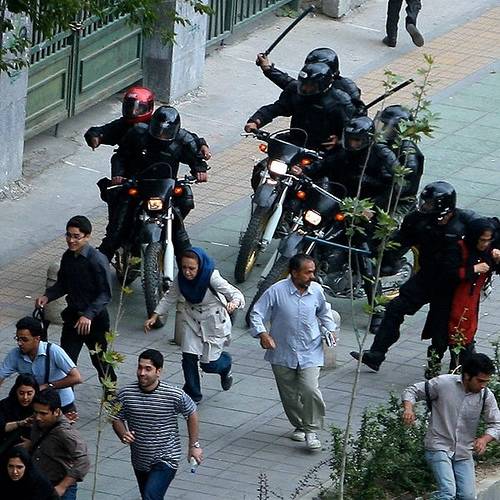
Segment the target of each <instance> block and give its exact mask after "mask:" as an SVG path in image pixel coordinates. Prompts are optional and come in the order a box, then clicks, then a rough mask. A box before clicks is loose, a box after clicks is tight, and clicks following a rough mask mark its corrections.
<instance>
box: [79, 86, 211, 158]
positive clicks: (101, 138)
mask: <svg viewBox="0 0 500 500" xmlns="http://www.w3.org/2000/svg"><path fill="white" fill-rule="evenodd" d="M154 104H155V95H154V92H153V91H152V90H150V89H148V88H147V87H141V86H140V85H134V86H133V87H130V88H129V89H128V90H127V91H126V92H125V94H124V95H123V99H122V116H121V117H120V118H118V119H116V120H113V121H111V122H109V123H106V124H105V125H101V126H98V127H90V128H89V129H88V130H87V131H86V132H85V134H84V136H83V137H84V138H85V142H86V143H87V145H88V146H89V147H91V148H92V149H96V148H98V147H99V146H100V145H101V144H106V145H108V146H116V145H117V144H119V143H120V141H121V140H122V139H123V138H124V137H125V134H126V133H127V132H128V131H129V130H130V129H131V128H132V127H133V126H134V125H136V124H138V123H146V124H147V123H149V121H150V120H151V117H152V116H153V109H154ZM192 135H193V137H194V138H195V140H196V141H197V143H198V147H199V149H200V152H201V154H202V155H203V157H204V159H205V160H209V159H210V158H211V153H210V148H209V147H208V144H207V142H206V141H205V139H204V138H203V137H198V136H197V135H196V134H192Z"/></svg>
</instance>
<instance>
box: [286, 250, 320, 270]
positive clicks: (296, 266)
mask: <svg viewBox="0 0 500 500" xmlns="http://www.w3.org/2000/svg"><path fill="white" fill-rule="evenodd" d="M305 262H314V265H316V261H315V260H314V258H313V257H311V256H310V255H307V254H305V253H298V254H297V255H294V256H293V257H292V258H291V259H290V260H289V261H288V272H290V273H291V272H292V271H300V269H301V268H302V265H303V264H304V263H305Z"/></svg>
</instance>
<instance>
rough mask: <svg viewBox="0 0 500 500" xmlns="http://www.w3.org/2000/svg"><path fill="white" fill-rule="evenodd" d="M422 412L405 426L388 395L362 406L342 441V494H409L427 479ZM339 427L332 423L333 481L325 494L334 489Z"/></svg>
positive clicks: (372, 499)
mask: <svg viewBox="0 0 500 500" xmlns="http://www.w3.org/2000/svg"><path fill="white" fill-rule="evenodd" d="M426 429H427V415H426V414H425V413H424V412H423V411H420V412H418V413H417V422H416V423H415V425H413V426H411V427H408V426H406V425H404V424H403V421H402V419H401V400H400V398H399V397H397V396H396V395H394V394H393V395H391V397H390V400H389V402H388V403H386V404H384V405H380V406H378V407H376V408H373V409H372V408H367V409H365V411H364V412H363V416H362V422H361V427H360V429H359V431H358V434H357V436H356V437H355V438H354V437H351V438H350V440H349V443H348V455H347V463H346V476H345V490H344V498H345V499H352V500H382V499H385V498H391V497H392V496H394V495H399V494H402V493H406V492H408V493H411V494H413V495H415V496H417V495H418V494H421V493H423V492H426V491H429V489H430V488H432V485H433V482H434V481H433V478H432V474H431V472H430V471H429V470H428V469H427V465H426V462H425V458H424V435H425V432H426ZM343 445H344V443H343V431H342V430H341V429H339V428H337V427H335V426H333V427H332V473H331V479H332V481H333V486H332V488H331V490H330V491H329V492H328V493H325V494H324V495H323V498H325V499H334V498H336V497H337V495H338V488H339V477H340V467H341V456H342V448H343Z"/></svg>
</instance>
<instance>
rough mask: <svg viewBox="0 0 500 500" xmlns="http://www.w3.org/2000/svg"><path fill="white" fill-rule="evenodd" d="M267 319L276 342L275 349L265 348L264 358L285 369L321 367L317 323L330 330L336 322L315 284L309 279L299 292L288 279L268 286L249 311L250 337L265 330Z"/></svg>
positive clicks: (319, 333) (320, 348) (321, 357)
mask: <svg viewBox="0 0 500 500" xmlns="http://www.w3.org/2000/svg"><path fill="white" fill-rule="evenodd" d="M267 321H270V322H271V329H270V332H269V333H270V334H271V335H272V337H273V338H274V341H275V342H276V348H275V349H267V350H266V354H265V356H264V358H265V359H266V360H267V361H269V362H270V363H272V364H274V365H280V366H286V367H288V368H297V367H300V368H310V367H313V366H323V360H324V358H323V348H322V345H321V331H320V324H321V325H322V326H323V327H324V328H326V329H327V330H328V331H332V332H333V331H335V330H336V328H337V325H336V323H335V320H334V319H333V316H332V310H331V307H330V304H328V302H326V299H325V295H324V293H323V289H322V288H321V286H320V285H319V284H318V283H316V282H312V283H311V284H310V285H309V287H308V289H307V290H306V291H305V292H304V293H303V294H301V293H300V292H299V290H297V288H296V287H295V285H294V284H293V282H292V280H291V278H287V279H285V280H281V281H278V283H275V284H274V285H273V286H271V287H270V288H268V289H267V290H266V291H265V292H264V294H263V295H262V297H261V298H260V299H259V300H258V301H257V302H256V303H255V305H254V307H253V310H252V312H251V313H250V322H251V326H252V335H253V336H254V337H257V336H258V335H259V334H261V333H263V332H267V328H266V327H265V326H264V323H266V322H267Z"/></svg>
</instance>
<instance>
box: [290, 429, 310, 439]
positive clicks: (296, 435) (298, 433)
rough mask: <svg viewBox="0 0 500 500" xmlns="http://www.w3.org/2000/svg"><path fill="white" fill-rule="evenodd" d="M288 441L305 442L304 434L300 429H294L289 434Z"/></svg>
mask: <svg viewBox="0 0 500 500" xmlns="http://www.w3.org/2000/svg"><path fill="white" fill-rule="evenodd" d="M290 439H291V440H292V441H300V442H303V441H305V440H306V433H305V432H304V431H303V430H302V429H295V430H294V431H293V432H292V433H291V434H290Z"/></svg>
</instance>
